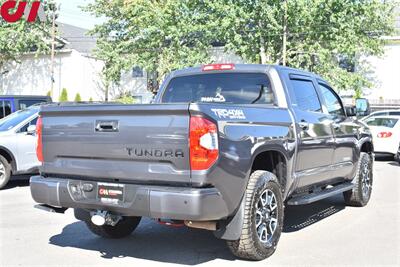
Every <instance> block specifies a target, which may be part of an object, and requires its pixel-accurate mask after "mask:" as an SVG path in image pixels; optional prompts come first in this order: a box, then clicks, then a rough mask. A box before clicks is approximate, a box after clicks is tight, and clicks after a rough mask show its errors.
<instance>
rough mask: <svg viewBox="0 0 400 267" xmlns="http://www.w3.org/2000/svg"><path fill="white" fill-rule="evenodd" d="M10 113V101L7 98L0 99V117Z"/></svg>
mask: <svg viewBox="0 0 400 267" xmlns="http://www.w3.org/2000/svg"><path fill="white" fill-rule="evenodd" d="M11 113H12V110H11V102H10V101H9V100H0V118H4V117H6V116H8V115H10V114H11Z"/></svg>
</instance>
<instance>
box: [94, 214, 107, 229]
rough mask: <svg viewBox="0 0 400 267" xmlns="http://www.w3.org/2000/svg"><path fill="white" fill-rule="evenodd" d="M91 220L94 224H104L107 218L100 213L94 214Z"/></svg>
mask: <svg viewBox="0 0 400 267" xmlns="http://www.w3.org/2000/svg"><path fill="white" fill-rule="evenodd" d="M91 221H92V223H93V224H94V225H97V226H103V225H104V224H105V223H106V218H104V217H103V216H101V215H99V214H96V215H93V216H92V218H91Z"/></svg>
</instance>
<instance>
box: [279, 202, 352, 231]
mask: <svg viewBox="0 0 400 267" xmlns="http://www.w3.org/2000/svg"><path fill="white" fill-rule="evenodd" d="M345 207H346V206H345V204H344V200H343V197H342V195H337V196H333V197H330V198H327V199H324V200H321V201H318V202H315V203H312V204H309V205H302V206H286V208H285V220H284V224H283V232H284V233H291V232H296V231H299V230H301V229H304V228H306V227H308V226H310V225H312V224H315V223H317V222H319V221H321V220H323V219H326V218H327V217H329V216H331V215H333V214H335V213H338V212H340V211H341V210H343V209H344V208H345Z"/></svg>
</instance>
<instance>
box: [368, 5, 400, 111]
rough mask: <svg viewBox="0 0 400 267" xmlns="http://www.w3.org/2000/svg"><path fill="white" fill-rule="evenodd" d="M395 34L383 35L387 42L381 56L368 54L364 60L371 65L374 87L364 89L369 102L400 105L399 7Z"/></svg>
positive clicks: (399, 8) (398, 8)
mask: <svg viewBox="0 0 400 267" xmlns="http://www.w3.org/2000/svg"><path fill="white" fill-rule="evenodd" d="M395 14H396V19H395V27H396V30H395V34H394V35H393V36H387V37H385V40H386V41H387V44H386V46H385V48H384V49H385V53H384V55H383V56H381V57H376V56H370V57H367V58H365V61H366V62H367V63H369V65H370V66H371V78H372V79H373V81H374V83H375V87H374V88H372V89H371V90H366V92H365V93H366V95H365V96H366V98H368V99H369V100H370V102H371V104H373V105H375V104H384V105H397V106H400V7H397V8H396V9H395Z"/></svg>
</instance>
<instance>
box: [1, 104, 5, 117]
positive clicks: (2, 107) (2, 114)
mask: <svg viewBox="0 0 400 267" xmlns="http://www.w3.org/2000/svg"><path fill="white" fill-rule="evenodd" d="M4 117H5V116H4V101H3V100H0V119H2V118H4Z"/></svg>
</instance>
